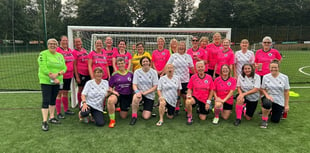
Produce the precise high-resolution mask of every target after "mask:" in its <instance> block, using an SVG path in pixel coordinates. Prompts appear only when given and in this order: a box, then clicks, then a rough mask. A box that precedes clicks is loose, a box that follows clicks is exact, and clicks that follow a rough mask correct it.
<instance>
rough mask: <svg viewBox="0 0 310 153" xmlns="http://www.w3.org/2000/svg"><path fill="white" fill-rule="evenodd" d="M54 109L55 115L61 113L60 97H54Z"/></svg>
mask: <svg viewBox="0 0 310 153" xmlns="http://www.w3.org/2000/svg"><path fill="white" fill-rule="evenodd" d="M56 111H57V115H58V114H60V113H61V100H60V99H56Z"/></svg>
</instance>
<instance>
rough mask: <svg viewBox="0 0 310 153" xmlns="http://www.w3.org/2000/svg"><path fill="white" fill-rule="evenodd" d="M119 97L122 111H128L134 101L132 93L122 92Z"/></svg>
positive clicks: (118, 100)
mask: <svg viewBox="0 0 310 153" xmlns="http://www.w3.org/2000/svg"><path fill="white" fill-rule="evenodd" d="M116 97H117V102H119V105H120V108H121V111H124V112H128V110H129V107H130V105H131V102H132V95H122V94H120V95H119V96H116Z"/></svg>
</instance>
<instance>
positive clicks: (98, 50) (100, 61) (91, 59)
mask: <svg viewBox="0 0 310 153" xmlns="http://www.w3.org/2000/svg"><path fill="white" fill-rule="evenodd" d="M102 47H103V44H102V40H100V39H98V40H96V42H95V50H93V51H91V52H90V53H89V54H88V72H89V75H90V78H91V79H94V78H95V76H94V73H93V72H94V70H95V68H96V67H101V69H102V70H103V74H102V79H105V80H109V79H110V72H109V65H108V62H107V56H106V54H104V53H103V52H102Z"/></svg>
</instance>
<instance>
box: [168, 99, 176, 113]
mask: <svg viewBox="0 0 310 153" xmlns="http://www.w3.org/2000/svg"><path fill="white" fill-rule="evenodd" d="M166 108H167V109H168V112H167V113H168V115H169V116H173V115H174V112H175V107H173V106H172V105H170V104H169V103H167V101H166Z"/></svg>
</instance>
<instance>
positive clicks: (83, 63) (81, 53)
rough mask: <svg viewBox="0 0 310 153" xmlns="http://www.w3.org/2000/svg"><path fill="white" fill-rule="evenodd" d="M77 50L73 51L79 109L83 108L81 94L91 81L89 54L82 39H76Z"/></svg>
mask: <svg viewBox="0 0 310 153" xmlns="http://www.w3.org/2000/svg"><path fill="white" fill-rule="evenodd" d="M74 46H75V49H74V50H73V53H72V54H73V56H74V63H73V66H74V75H75V80H76V82H77V84H78V87H79V91H78V94H77V96H78V107H80V106H81V101H82V99H81V93H82V91H83V88H84V86H85V84H86V82H87V81H88V80H90V76H89V72H88V53H87V50H86V49H85V48H83V43H82V40H81V38H75V39H74Z"/></svg>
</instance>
